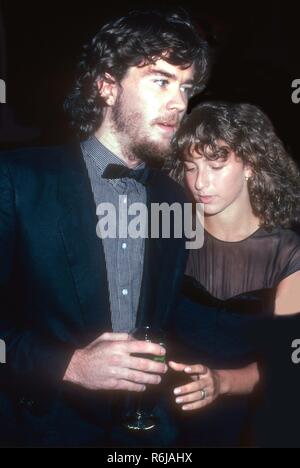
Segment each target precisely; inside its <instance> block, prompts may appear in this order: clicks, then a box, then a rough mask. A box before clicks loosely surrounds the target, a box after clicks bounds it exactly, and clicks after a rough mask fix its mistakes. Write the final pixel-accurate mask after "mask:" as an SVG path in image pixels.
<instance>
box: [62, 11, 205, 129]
mask: <svg viewBox="0 0 300 468" xmlns="http://www.w3.org/2000/svg"><path fill="white" fill-rule="evenodd" d="M161 57H164V60H166V61H167V62H168V63H170V64H172V65H176V66H181V67H182V68H184V69H185V68H188V67H189V66H191V65H192V64H194V65H195V70H196V75H195V88H194V91H195V92H199V91H200V90H201V89H203V88H204V86H205V83H206V81H207V78H208V74H209V65H208V46H207V43H206V42H205V41H204V40H202V39H201V37H200V36H199V34H198V33H197V30H196V28H195V27H194V26H193V25H192V23H191V21H190V19H189V17H188V15H187V14H186V12H184V11H183V10H178V11H177V12H175V13H170V14H163V13H161V12H159V11H133V12H131V13H129V14H128V15H127V16H125V17H122V18H119V19H117V20H116V21H113V22H110V23H108V24H106V25H105V26H103V27H102V29H101V30H100V31H99V33H98V34H97V35H96V36H95V37H94V38H93V39H92V41H91V43H90V44H87V45H85V46H84V47H83V51H82V55H81V58H80V61H79V63H78V66H77V79H76V82H75V84H74V87H73V89H72V91H71V93H70V95H69V96H68V97H67V99H66V101H65V105H64V107H65V110H66V112H67V114H68V115H69V120H70V125H71V127H72V128H73V129H75V130H76V132H77V134H79V135H80V136H81V137H84V138H86V137H88V136H90V135H91V134H93V133H94V132H95V131H96V130H97V129H98V128H99V127H100V125H101V122H102V113H103V108H104V106H105V105H106V104H105V101H104V100H103V99H102V98H101V97H100V95H99V91H98V87H97V82H98V81H99V80H101V79H102V78H105V79H107V74H109V75H110V76H112V77H113V78H114V79H115V80H116V81H117V82H119V83H120V82H121V80H122V79H123V78H124V76H125V74H126V72H127V70H128V68H129V67H132V66H143V65H148V64H153V63H155V61H156V60H158V59H159V58H161Z"/></svg>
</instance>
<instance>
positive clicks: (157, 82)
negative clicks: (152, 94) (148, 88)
mask: <svg viewBox="0 0 300 468" xmlns="http://www.w3.org/2000/svg"><path fill="white" fill-rule="evenodd" d="M154 83H156V84H158V86H159V87H160V88H163V87H165V86H166V85H167V84H169V81H168V80H164V79H162V78H161V79H159V80H154Z"/></svg>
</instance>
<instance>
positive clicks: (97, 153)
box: [81, 135, 146, 185]
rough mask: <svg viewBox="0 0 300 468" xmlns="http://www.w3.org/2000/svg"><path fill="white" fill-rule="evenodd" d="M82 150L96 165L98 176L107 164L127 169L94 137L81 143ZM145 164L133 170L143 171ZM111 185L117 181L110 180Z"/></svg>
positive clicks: (142, 163)
mask: <svg viewBox="0 0 300 468" xmlns="http://www.w3.org/2000/svg"><path fill="white" fill-rule="evenodd" d="M81 146H82V149H83V151H84V152H85V154H87V155H88V156H90V157H91V158H92V159H93V160H94V162H95V164H96V165H97V167H98V169H99V172H100V175H102V174H103V173H104V171H105V169H106V168H107V166H108V165H109V164H119V165H121V166H125V167H127V165H126V164H125V162H124V161H123V160H122V159H120V158H119V157H118V156H116V155H115V154H114V153H112V152H111V151H110V150H109V149H108V148H107V147H106V146H104V145H103V144H102V143H101V142H100V141H99V140H98V139H97V138H96V137H95V136H94V135H93V136H91V137H90V138H88V139H87V140H85V141H83V142H82V143H81ZM145 166H146V164H145V163H144V162H141V163H140V164H139V165H138V166H137V167H135V168H134V169H144V167H145ZM110 182H111V183H112V184H113V185H116V184H117V183H118V179H115V180H110Z"/></svg>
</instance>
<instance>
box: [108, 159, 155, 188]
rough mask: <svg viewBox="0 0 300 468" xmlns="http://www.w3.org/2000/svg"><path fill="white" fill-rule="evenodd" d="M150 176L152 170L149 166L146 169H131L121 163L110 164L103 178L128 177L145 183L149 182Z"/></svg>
mask: <svg viewBox="0 0 300 468" xmlns="http://www.w3.org/2000/svg"><path fill="white" fill-rule="evenodd" d="M149 176H150V170H149V168H148V167H145V168H144V169H129V167H125V166H121V165H119V164H109V165H108V166H107V168H106V169H105V171H104V173H103V175H102V177H103V179H124V178H125V177H128V178H129V179H134V180H136V181H137V182H140V183H141V184H144V185H146V184H147V182H148V179H149Z"/></svg>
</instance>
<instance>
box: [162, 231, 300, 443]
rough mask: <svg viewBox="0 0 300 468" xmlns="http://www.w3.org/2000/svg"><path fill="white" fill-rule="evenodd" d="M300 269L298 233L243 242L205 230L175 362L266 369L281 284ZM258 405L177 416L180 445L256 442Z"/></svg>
mask: <svg viewBox="0 0 300 468" xmlns="http://www.w3.org/2000/svg"><path fill="white" fill-rule="evenodd" d="M298 270H300V238H299V237H298V235H297V234H296V233H294V232H293V231H291V230H286V229H276V230H273V231H272V232H267V231H266V230H264V229H262V228H260V229H259V230H258V231H256V232H255V233H254V234H253V235H251V236H250V237H249V238H247V239H245V240H242V241H240V242H225V241H221V240H218V239H216V238H214V237H213V236H211V235H210V234H208V233H207V232H205V236H204V245H203V247H202V248H201V249H198V250H191V252H190V257H189V261H188V265H187V270H186V276H185V278H184V283H183V290H182V297H181V300H180V303H179V306H178V307H177V310H176V314H175V316H174V315H173V316H172V324H171V325H170V327H171V329H172V334H173V336H174V337H175V342H176V346H175V348H174V350H173V353H174V354H173V357H172V359H173V358H174V360H175V359H177V360H178V361H179V362H184V363H186V364H193V363H201V364H204V365H207V366H208V367H210V368H214V369H234V368H236V369H238V368H242V367H244V366H247V365H248V364H251V363H253V362H256V361H258V362H260V365H261V366H262V367H263V366H264V360H261V359H262V358H261V356H262V355H264V350H266V349H268V346H269V345H270V346H271V342H270V340H271V341H272V340H273V338H272V336H271V335H270V333H269V332H270V330H271V329H270V328H269V323H270V321H271V320H273V319H272V316H273V314H274V306H275V293H276V287H277V285H278V284H279V283H280V282H281V281H282V280H283V279H284V278H286V277H288V276H289V275H291V274H293V273H295V272H296V271H298ZM298 319H299V317H298ZM298 323H299V320H298ZM289 330H290V328H289ZM299 335H300V333H299ZM272 345H274V343H273V344H272ZM288 352H289V351H288ZM262 374H264V367H263V369H262ZM273 377H274V375H273ZM263 380H264V379H262V381H263ZM268 389H269V387H268ZM257 393H258V392H257ZM262 398H263V396H262ZM254 400H255V398H253V396H251V397H249V396H234V397H229V396H226V397H220V398H219V399H218V400H216V402H215V403H213V404H212V405H211V406H208V407H207V408H205V409H204V410H197V411H194V412H189V413H186V414H185V413H184V414H182V412H180V411H177V415H178V418H179V423H178V424H179V427H180V428H181V437H180V441H179V445H182V446H190V447H192V446H238V445H240V444H246V443H247V442H248V443H249V441H250V440H251V443H253V440H254V439H253V438H251V437H253V434H252V435H251V436H250V433H249V428H250V424H249V422H250V417H251V411H252V412H253V405H254ZM262 402H263V399H261V401H260V403H259V405H260V407H261V408H264V403H262ZM255 404H256V405H257V402H256V403H255ZM259 405H258V406H259ZM258 414H259V418H260V419H259V418H258V419H257V420H258V421H259V425H260V427H261V424H263V423H261V421H265V419H266V417H268V416H266V415H264V416H263V418H262V417H261V414H263V411H261V410H260V411H259V413H258ZM266 430H268V429H267V428H266V429H265V431H266ZM255 432H257V431H256V430H255ZM258 432H259V431H258ZM262 433H263V434H264V431H262ZM257 437H258V439H259V440H258V439H257ZM262 439H263V437H261V435H260V436H257V435H256V443H259V444H260V443H261V444H263V443H264V442H263V440H262Z"/></svg>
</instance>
